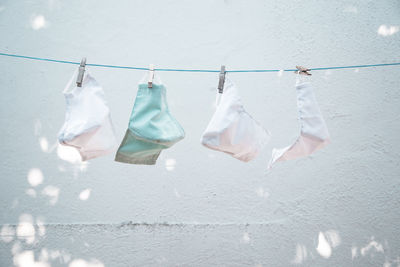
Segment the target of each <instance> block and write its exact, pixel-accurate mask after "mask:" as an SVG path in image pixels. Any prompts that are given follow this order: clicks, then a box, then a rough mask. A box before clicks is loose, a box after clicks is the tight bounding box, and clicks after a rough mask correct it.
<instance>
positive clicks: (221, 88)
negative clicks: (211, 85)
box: [218, 65, 226, 94]
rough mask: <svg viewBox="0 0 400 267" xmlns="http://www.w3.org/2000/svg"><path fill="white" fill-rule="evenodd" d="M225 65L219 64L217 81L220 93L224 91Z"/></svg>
mask: <svg viewBox="0 0 400 267" xmlns="http://www.w3.org/2000/svg"><path fill="white" fill-rule="evenodd" d="M225 74H226V70H225V65H222V66H221V71H220V73H219V82H218V93H220V94H222V93H223V92H224V84H225Z"/></svg>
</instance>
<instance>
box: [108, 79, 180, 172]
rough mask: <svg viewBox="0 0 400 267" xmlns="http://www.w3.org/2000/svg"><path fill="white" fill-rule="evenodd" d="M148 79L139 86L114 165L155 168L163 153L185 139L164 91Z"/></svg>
mask: <svg viewBox="0 0 400 267" xmlns="http://www.w3.org/2000/svg"><path fill="white" fill-rule="evenodd" d="M150 75H152V77H150V80H151V81H148V82H146V78H147V75H145V76H144V77H143V79H142V80H141V81H140V82H139V86H138V91H137V94H136V99H135V104H134V106H133V109H132V113H131V117H130V119H129V126H128V129H127V130H126V133H125V137H124V139H123V140H122V143H121V145H120V147H119V148H118V151H117V154H116V156H115V161H119V162H124V163H131V164H146V165H154V164H155V163H156V161H157V158H158V156H159V155H160V153H161V151H162V150H163V149H167V148H169V147H171V146H172V145H173V144H175V143H176V142H178V141H179V140H181V139H183V138H184V137H185V131H184V130H183V128H182V126H181V125H180V124H179V123H178V121H177V120H176V119H175V118H174V117H172V115H171V113H170V111H169V108H168V103H167V96H166V87H165V86H164V85H163V84H162V82H161V79H160V78H159V77H158V75H154V72H151V73H150ZM149 83H151V84H149ZM150 86H151V87H150Z"/></svg>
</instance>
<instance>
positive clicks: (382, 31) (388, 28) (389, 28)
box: [378, 25, 400, 36]
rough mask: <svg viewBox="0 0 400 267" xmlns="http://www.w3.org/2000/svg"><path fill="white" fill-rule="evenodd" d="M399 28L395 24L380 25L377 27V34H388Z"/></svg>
mask: <svg viewBox="0 0 400 267" xmlns="http://www.w3.org/2000/svg"><path fill="white" fill-rule="evenodd" d="M399 29H400V27H399V26H397V25H391V26H387V25H381V26H379V28H378V35H381V36H390V35H393V34H395V33H397V32H398V31H399Z"/></svg>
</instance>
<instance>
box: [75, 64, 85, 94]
mask: <svg viewBox="0 0 400 267" xmlns="http://www.w3.org/2000/svg"><path fill="white" fill-rule="evenodd" d="M85 66H86V58H85V57H84V58H82V60H81V64H80V65H79V73H78V77H77V78H76V85H77V86H78V87H82V81H83V74H84V73H85Z"/></svg>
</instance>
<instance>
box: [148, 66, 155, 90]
mask: <svg viewBox="0 0 400 267" xmlns="http://www.w3.org/2000/svg"><path fill="white" fill-rule="evenodd" d="M153 79H154V65H153V64H150V66H149V82H148V83H147V87H148V88H153Z"/></svg>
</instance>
